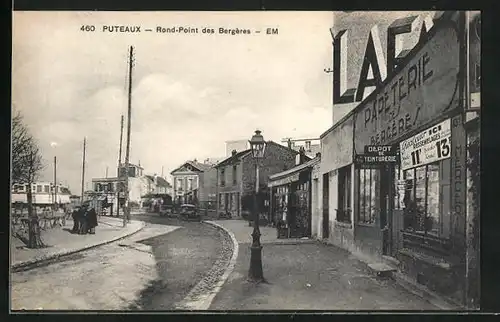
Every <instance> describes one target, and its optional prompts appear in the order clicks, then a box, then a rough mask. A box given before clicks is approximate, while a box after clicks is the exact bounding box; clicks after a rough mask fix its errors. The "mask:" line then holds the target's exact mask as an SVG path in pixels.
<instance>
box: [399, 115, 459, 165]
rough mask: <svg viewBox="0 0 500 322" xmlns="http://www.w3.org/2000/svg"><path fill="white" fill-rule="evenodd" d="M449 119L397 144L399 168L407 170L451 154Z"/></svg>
mask: <svg viewBox="0 0 500 322" xmlns="http://www.w3.org/2000/svg"><path fill="white" fill-rule="evenodd" d="M450 138H451V120H450V119H447V120H446V121H444V122H441V123H439V124H436V125H434V126H433V127H431V128H429V129H427V130H425V131H422V132H420V133H418V134H417V135H415V136H413V137H411V138H409V139H406V140H404V141H402V142H401V143H400V144H399V150H400V154H401V169H402V170H408V169H411V168H415V167H419V166H422V165H425V164H429V163H433V162H436V161H439V160H444V159H447V158H449V157H450V156H451V142H450Z"/></svg>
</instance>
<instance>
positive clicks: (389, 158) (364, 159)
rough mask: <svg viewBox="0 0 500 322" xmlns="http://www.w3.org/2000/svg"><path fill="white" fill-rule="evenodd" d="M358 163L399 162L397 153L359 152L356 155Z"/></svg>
mask: <svg viewBox="0 0 500 322" xmlns="http://www.w3.org/2000/svg"><path fill="white" fill-rule="evenodd" d="M355 161H356V163H358V164H386V163H397V162H398V156H397V155H369V154H358V155H357V156H356V160H355Z"/></svg>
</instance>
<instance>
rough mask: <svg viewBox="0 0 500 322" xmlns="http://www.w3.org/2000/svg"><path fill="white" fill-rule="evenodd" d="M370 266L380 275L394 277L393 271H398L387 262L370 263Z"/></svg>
mask: <svg viewBox="0 0 500 322" xmlns="http://www.w3.org/2000/svg"><path fill="white" fill-rule="evenodd" d="M368 267H369V268H370V270H371V271H372V273H373V274H375V275H376V276H378V277H392V273H393V272H395V271H396V269H395V268H394V267H392V266H389V265H387V264H385V263H369V264H368Z"/></svg>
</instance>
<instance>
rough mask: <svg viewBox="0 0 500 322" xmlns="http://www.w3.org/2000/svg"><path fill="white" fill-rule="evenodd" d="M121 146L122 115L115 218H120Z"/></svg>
mask: <svg viewBox="0 0 500 322" xmlns="http://www.w3.org/2000/svg"><path fill="white" fill-rule="evenodd" d="M122 146H123V114H122V115H121V117H120V152H119V153H118V184H117V187H116V188H117V189H116V217H119V216H120V191H122V190H123V183H122V180H121V179H122V175H121V173H120V168H121V166H122Z"/></svg>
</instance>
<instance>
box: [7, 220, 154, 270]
mask: <svg viewBox="0 0 500 322" xmlns="http://www.w3.org/2000/svg"><path fill="white" fill-rule="evenodd" d="M144 225H145V224H144V222H142V221H137V220H132V221H131V222H130V223H129V224H127V227H125V228H123V224H122V219H119V218H110V217H103V216H101V217H100V218H99V225H98V226H97V227H96V233H95V235H89V234H87V235H77V234H72V233H71V229H72V227H73V220H71V219H70V220H67V221H66V225H65V226H64V227H54V228H51V229H48V230H42V240H43V242H44V243H45V244H46V245H47V246H48V247H45V248H38V249H29V248H26V247H24V246H25V245H24V244H23V243H22V242H21V241H19V240H18V239H17V238H14V237H11V266H12V269H14V270H16V269H20V268H22V267H26V266H31V265H34V264H36V263H39V262H45V261H48V260H53V259H56V258H58V257H60V256H64V255H69V254H72V253H76V252H79V251H83V250H86V249H89V248H93V247H96V246H99V245H103V244H107V243H110V242H113V241H115V240H118V239H121V238H124V237H127V236H129V235H131V234H134V233H136V232H137V231H139V230H141V229H142V228H143V227H144Z"/></svg>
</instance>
